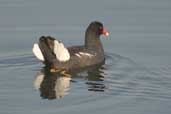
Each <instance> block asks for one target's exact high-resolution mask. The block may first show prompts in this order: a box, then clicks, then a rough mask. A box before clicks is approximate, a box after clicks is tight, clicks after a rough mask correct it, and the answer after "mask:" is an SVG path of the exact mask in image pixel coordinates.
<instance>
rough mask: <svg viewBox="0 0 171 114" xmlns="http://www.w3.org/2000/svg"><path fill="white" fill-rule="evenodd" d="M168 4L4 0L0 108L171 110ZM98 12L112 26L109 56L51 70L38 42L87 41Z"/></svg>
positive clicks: (8, 111)
mask: <svg viewBox="0 0 171 114" xmlns="http://www.w3.org/2000/svg"><path fill="white" fill-rule="evenodd" d="M170 12H171V1H170V0H72V1H71V0H70V1H67V0H61V1H57V0H48V1H47V0H27V1H26V0H0V40H1V41H0V114H57V113H58V114H67V113H69V114H80V113H82V114H170V113H171V108H170V107H171V32H170V31H171V13H170ZM94 20H98V21H101V22H103V23H104V26H105V28H106V29H107V30H108V31H109V32H110V36H109V37H108V38H106V37H104V36H102V37H101V39H102V42H103V46H104V50H105V54H106V64H105V65H103V66H102V68H100V69H95V70H94V69H93V70H91V71H84V72H81V73H78V74H75V75H74V76H72V77H63V76H59V75H57V74H56V75H55V74H52V75H50V74H48V73H46V71H44V69H43V64H41V63H40V62H39V61H38V60H37V59H36V58H35V57H34V56H33V54H32V45H33V43H34V42H36V41H37V40H38V38H39V37H40V36H42V35H50V36H53V37H56V38H57V39H59V40H61V41H62V42H64V43H65V45H67V46H70V45H78V44H83V42H84V32H85V29H86V27H87V26H88V24H89V23H90V22H91V21H94ZM46 75H48V76H46Z"/></svg>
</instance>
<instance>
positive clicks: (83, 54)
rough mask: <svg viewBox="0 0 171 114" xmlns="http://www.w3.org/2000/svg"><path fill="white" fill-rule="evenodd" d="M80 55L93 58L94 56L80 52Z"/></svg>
mask: <svg viewBox="0 0 171 114" xmlns="http://www.w3.org/2000/svg"><path fill="white" fill-rule="evenodd" d="M79 54H81V55H82V56H88V57H93V55H92V54H90V53H86V52H79Z"/></svg>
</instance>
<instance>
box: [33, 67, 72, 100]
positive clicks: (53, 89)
mask: <svg viewBox="0 0 171 114" xmlns="http://www.w3.org/2000/svg"><path fill="white" fill-rule="evenodd" d="M70 80H71V78H70V77H66V76H62V75H60V74H59V73H49V72H47V71H46V70H45V69H42V70H41V71H40V72H38V73H37V76H36V78H35V82H34V86H35V88H36V89H38V90H39V91H40V96H41V97H42V98H44V99H56V98H62V97H64V96H65V95H66V94H68V91H69V86H70Z"/></svg>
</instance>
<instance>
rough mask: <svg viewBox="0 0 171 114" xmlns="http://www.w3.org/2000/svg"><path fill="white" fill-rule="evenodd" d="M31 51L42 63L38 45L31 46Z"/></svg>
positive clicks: (42, 59) (42, 58)
mask: <svg viewBox="0 0 171 114" xmlns="http://www.w3.org/2000/svg"><path fill="white" fill-rule="evenodd" d="M32 51H33V53H34V55H35V56H36V57H37V58H38V59H39V60H41V61H44V57H43V54H42V52H41V50H40V48H39V45H38V44H34V45H33V50H32Z"/></svg>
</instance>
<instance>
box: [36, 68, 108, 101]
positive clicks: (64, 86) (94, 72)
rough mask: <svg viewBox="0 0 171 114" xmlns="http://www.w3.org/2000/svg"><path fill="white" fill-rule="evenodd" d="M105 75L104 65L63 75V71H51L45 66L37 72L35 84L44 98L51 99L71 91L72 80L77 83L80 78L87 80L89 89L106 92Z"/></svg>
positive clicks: (61, 96)
mask: <svg viewBox="0 0 171 114" xmlns="http://www.w3.org/2000/svg"><path fill="white" fill-rule="evenodd" d="M104 75H105V74H104V67H100V68H99V67H95V68H91V69H88V70H86V71H84V72H80V73H71V74H70V75H69V76H66V75H65V76H63V74H61V73H50V72H48V70H46V69H45V68H43V69H41V71H39V72H38V73H37V75H36V78H35V81H34V86H35V88H36V89H37V90H39V91H40V96H41V97H42V98H43V99H49V100H51V99H57V98H63V97H64V96H65V95H67V94H68V93H69V90H70V82H72V83H77V81H78V79H84V80H86V82H85V84H86V85H87V87H88V88H87V89H88V91H94V92H104V91H105V90H106V89H107V87H106V86H105V84H104V81H103V80H104ZM71 78H72V80H71ZM79 81H80V80H79Z"/></svg>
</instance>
